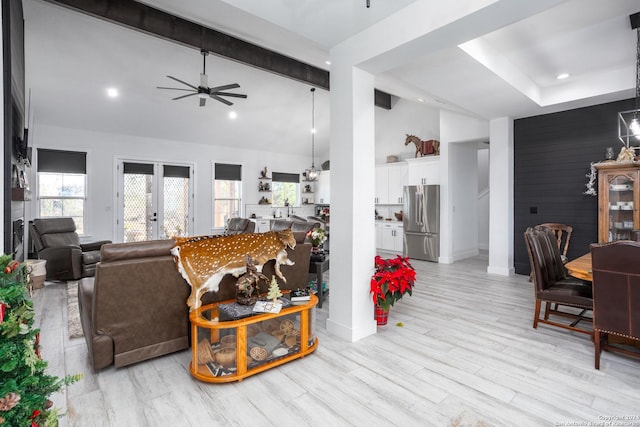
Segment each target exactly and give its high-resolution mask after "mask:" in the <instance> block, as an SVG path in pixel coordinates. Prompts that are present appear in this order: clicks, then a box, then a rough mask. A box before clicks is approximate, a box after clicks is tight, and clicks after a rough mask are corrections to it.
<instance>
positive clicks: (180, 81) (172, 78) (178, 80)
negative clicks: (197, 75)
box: [167, 76, 198, 90]
mask: <svg viewBox="0 0 640 427" xmlns="http://www.w3.org/2000/svg"><path fill="white" fill-rule="evenodd" d="M167 77H169V78H170V79H171V80H175V81H177V82H179V83H182V84H183V85H187V86H189V87H191V88H193V89H195V90H198V88H197V87H195V86H194V85H192V84H189V83H187V82H183V81H182V80H180V79H176V78H175V77H172V76H167Z"/></svg>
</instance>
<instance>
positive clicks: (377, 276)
mask: <svg viewBox="0 0 640 427" xmlns="http://www.w3.org/2000/svg"><path fill="white" fill-rule="evenodd" d="M415 281H416V271H415V270H414V268H413V266H412V265H411V264H410V263H409V258H403V257H401V256H400V255H398V256H397V257H395V258H391V259H384V258H382V257H380V256H376V257H375V272H374V273H373V276H371V287H370V292H371V294H372V298H373V303H374V304H375V307H376V315H379V317H380V318H379V320H378V325H386V324H387V322H386V321H387V317H388V313H389V307H390V306H392V305H394V304H395V303H396V301H398V300H400V299H402V297H403V296H404V294H406V293H408V294H409V295H411V293H412V291H413V285H414V283H415ZM385 313H386V315H385Z"/></svg>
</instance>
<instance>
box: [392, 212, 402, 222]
mask: <svg viewBox="0 0 640 427" xmlns="http://www.w3.org/2000/svg"><path fill="white" fill-rule="evenodd" d="M393 215H395V217H396V219H397V220H398V221H402V219H403V218H404V212H402V211H400V212H394V214H393Z"/></svg>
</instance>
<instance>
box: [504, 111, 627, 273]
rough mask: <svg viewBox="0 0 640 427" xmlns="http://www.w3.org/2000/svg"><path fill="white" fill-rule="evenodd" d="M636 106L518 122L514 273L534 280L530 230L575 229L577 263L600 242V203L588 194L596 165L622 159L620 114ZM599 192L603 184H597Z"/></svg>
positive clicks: (573, 244) (571, 254)
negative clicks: (609, 155) (612, 156)
mask: <svg viewBox="0 0 640 427" xmlns="http://www.w3.org/2000/svg"><path fill="white" fill-rule="evenodd" d="M633 108H635V107H634V100H633V99H629V100H625V101H618V102H611V103H607V104H601V105H596V106H592V107H585V108H579V109H575V110H569V111H562V112H559V113H553V114H545V115H541V116H535V117H527V118H524V119H518V120H515V121H514V137H513V139H514V228H515V229H514V267H515V271H516V273H518V274H527V275H528V274H529V273H530V270H531V267H530V264H529V256H528V254H527V250H526V247H525V244H524V231H525V230H526V228H527V227H530V226H534V225H536V224H541V223H545V222H559V223H564V224H568V225H571V226H572V227H573V234H572V236H571V242H570V245H569V252H568V253H567V256H568V258H569V259H572V258H576V257H578V256H580V255H582V254H584V253H586V252H588V251H589V244H590V243H593V242H596V241H597V240H598V198H597V197H594V196H587V195H585V194H583V193H584V192H585V191H586V186H585V185H586V183H587V181H588V178H587V176H586V175H587V174H588V173H589V170H590V165H591V162H598V161H601V160H604V155H605V149H606V147H613V148H614V151H615V153H616V155H617V154H618V152H619V151H620V148H622V143H621V142H620V140H619V139H618V116H617V113H618V111H625V110H631V109H633ZM596 189H597V184H596Z"/></svg>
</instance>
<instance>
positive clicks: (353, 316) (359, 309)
mask: <svg viewBox="0 0 640 427" xmlns="http://www.w3.org/2000/svg"><path fill="white" fill-rule="evenodd" d="M373 92H374V86H373V76H372V75H371V74H369V73H367V72H365V71H362V70H360V69H358V68H356V67H354V66H352V65H351V64H350V63H349V61H340V60H339V58H334V56H333V55H332V58H331V255H330V257H331V269H330V274H331V293H330V294H329V298H330V301H331V303H330V306H329V307H330V308H329V319H327V329H328V330H329V332H330V333H332V334H334V335H336V336H339V337H340V338H342V339H345V340H348V341H357V340H359V339H361V338H364V337H366V336H368V335H371V334H374V333H376V330H377V329H376V323H375V321H374V319H373V302H372V300H371V297H370V294H369V282H370V280H371V275H372V274H373V260H374V257H375V226H374V215H373V213H374V210H375V207H374V200H373V198H374V185H375V172H374V170H375V169H374V167H375V166H374V160H375V146H374V141H375V126H374V102H373Z"/></svg>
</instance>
